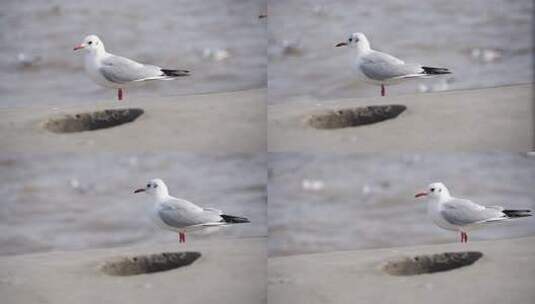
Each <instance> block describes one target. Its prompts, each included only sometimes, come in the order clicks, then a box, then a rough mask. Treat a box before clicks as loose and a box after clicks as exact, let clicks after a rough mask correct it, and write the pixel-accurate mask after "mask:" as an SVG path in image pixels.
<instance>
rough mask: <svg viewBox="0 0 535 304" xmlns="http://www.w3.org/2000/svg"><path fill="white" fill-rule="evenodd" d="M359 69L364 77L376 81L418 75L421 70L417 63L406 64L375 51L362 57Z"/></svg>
mask: <svg viewBox="0 0 535 304" xmlns="http://www.w3.org/2000/svg"><path fill="white" fill-rule="evenodd" d="M360 69H361V71H362V73H364V75H366V77H368V78H370V79H373V80H378V81H382V80H388V79H394V78H408V77H418V76H421V75H422V72H423V69H422V67H421V66H420V65H418V64H406V63H405V62H403V61H402V60H400V59H398V58H396V57H394V56H391V55H389V54H386V53H381V52H376V51H373V52H371V53H369V54H367V55H365V56H363V57H362V59H361V63H360Z"/></svg>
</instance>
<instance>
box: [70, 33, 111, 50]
mask: <svg viewBox="0 0 535 304" xmlns="http://www.w3.org/2000/svg"><path fill="white" fill-rule="evenodd" d="M81 49H84V50H86V51H88V52H99V51H103V50H104V44H103V43H102V41H100V39H99V38H98V36H97V35H89V36H87V37H85V38H84V40H83V41H82V43H80V44H79V45H77V46H75V47H74V49H73V51H77V50H81Z"/></svg>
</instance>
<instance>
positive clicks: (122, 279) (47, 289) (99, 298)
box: [0, 238, 266, 304]
mask: <svg viewBox="0 0 535 304" xmlns="http://www.w3.org/2000/svg"><path fill="white" fill-rule="evenodd" d="M265 244H266V241H265V238H249V239H220V240H211V241H195V240H193V241H188V243H186V244H185V245H180V246H179V245H178V243H168V244H164V245H158V246H150V247H135V248H112V249H98V250H86V251H77V252H52V253H44V254H30V255H19V256H12V257H1V258H0V269H2V271H1V274H0V294H1V295H2V303H247V304H249V303H265V302H266V291H265V288H266V287H265V282H266V270H265V267H266V262H265V261H266V247H265ZM169 251H173V252H174V251H198V252H201V254H202V256H201V257H200V258H199V259H198V260H196V261H195V262H194V263H193V264H191V265H189V266H184V267H181V268H178V269H174V270H169V271H163V272H156V273H152V274H140V275H134V276H110V275H108V274H104V273H102V272H101V271H100V267H101V265H102V264H104V263H105V262H106V261H110V260H112V259H114V258H115V257H118V256H119V257H120V256H134V255H141V254H152V253H160V252H169Z"/></svg>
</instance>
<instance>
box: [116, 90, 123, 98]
mask: <svg viewBox="0 0 535 304" xmlns="http://www.w3.org/2000/svg"><path fill="white" fill-rule="evenodd" d="M117 99H119V100H123V89H117Z"/></svg>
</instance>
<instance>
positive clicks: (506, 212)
mask: <svg viewBox="0 0 535 304" xmlns="http://www.w3.org/2000/svg"><path fill="white" fill-rule="evenodd" d="M422 196H426V197H429V202H428V205H427V214H428V215H429V216H430V217H431V219H433V221H434V222H435V224H436V225H437V226H439V227H440V228H443V229H446V230H453V231H459V232H460V235H461V243H463V242H464V243H466V242H468V231H470V230H475V229H477V228H481V227H483V226H485V225H487V224H494V223H500V222H504V221H509V220H511V219H515V218H520V217H526V216H531V210H528V209H524V210H514V209H505V208H504V207H501V206H488V207H486V206H482V205H479V204H476V203H474V202H472V201H471V200H467V199H462V198H456V197H453V196H451V195H450V192H449V190H448V188H446V186H445V185H444V184H443V183H432V184H430V185H429V186H428V191H426V192H420V193H417V194H416V195H415V197H417V198H418V197H422Z"/></svg>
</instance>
